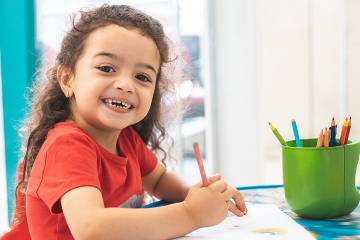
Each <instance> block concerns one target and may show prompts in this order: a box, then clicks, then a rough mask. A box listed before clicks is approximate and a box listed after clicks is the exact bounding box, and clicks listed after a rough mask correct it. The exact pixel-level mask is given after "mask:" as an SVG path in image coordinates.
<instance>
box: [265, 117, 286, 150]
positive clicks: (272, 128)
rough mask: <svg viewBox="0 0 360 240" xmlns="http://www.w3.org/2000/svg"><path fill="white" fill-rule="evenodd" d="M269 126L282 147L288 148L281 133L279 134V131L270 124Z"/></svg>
mask: <svg viewBox="0 0 360 240" xmlns="http://www.w3.org/2000/svg"><path fill="white" fill-rule="evenodd" d="M269 126H270V128H271V131H272V132H273V133H274V135H275V137H276V138H277V139H278V140H279V142H280V143H281V145H283V146H287V144H286V142H285V140H284V138H283V137H282V136H281V135H280V133H279V132H278V130H277V129H276V128H275V127H274V126H273V125H272V124H271V123H270V122H269Z"/></svg>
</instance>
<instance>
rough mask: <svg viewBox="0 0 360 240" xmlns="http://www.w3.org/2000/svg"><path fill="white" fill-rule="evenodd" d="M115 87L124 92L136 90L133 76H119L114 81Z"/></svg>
mask: <svg viewBox="0 0 360 240" xmlns="http://www.w3.org/2000/svg"><path fill="white" fill-rule="evenodd" d="M114 87H115V88H116V89H119V90H122V91H124V92H129V93H131V92H133V91H134V83H133V79H132V77H131V76H119V77H118V78H117V79H116V81H115V82H114Z"/></svg>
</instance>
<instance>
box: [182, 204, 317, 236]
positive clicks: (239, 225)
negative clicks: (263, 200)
mask: <svg viewBox="0 0 360 240" xmlns="http://www.w3.org/2000/svg"><path fill="white" fill-rule="evenodd" d="M247 208H248V213H247V214H246V215H245V216H244V217H237V216H235V215H234V214H232V213H229V215H228V217H227V218H226V219H225V220H224V221H223V222H222V223H220V224H218V225H216V226H212V227H208V228H201V229H198V230H196V231H194V232H192V233H190V234H188V235H186V236H185V237H181V238H177V240H180V239H181V240H200V239H201V240H206V239H211V240H215V239H216V240H221V239H249V240H251V239H264V240H265V239H266V240H272V239H277V240H283V239H291V240H293V239H297V240H302V239H304V240H311V239H315V237H313V236H312V235H311V234H310V233H309V232H308V231H307V230H306V229H305V228H303V227H302V226H301V225H299V224H298V223H296V222H295V221H294V220H293V219H291V218H290V217H289V216H288V215H286V214H285V213H283V212H282V211H281V210H280V209H279V208H278V207H277V206H275V205H273V204H256V205H255V204H254V205H247Z"/></svg>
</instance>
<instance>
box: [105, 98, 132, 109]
mask: <svg viewBox="0 0 360 240" xmlns="http://www.w3.org/2000/svg"><path fill="white" fill-rule="evenodd" d="M104 102H105V103H106V104H108V105H111V106H112V107H117V108H122V109H129V108H130V107H131V104H129V103H126V102H122V101H119V100H115V99H109V98H107V99H105V100H104Z"/></svg>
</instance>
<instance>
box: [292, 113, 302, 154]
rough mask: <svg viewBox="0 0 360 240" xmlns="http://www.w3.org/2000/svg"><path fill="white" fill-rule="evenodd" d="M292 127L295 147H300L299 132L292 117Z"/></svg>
mask: <svg viewBox="0 0 360 240" xmlns="http://www.w3.org/2000/svg"><path fill="white" fill-rule="evenodd" d="M291 125H292V129H293V131H294V137H295V142H296V147H301V143H300V138H299V132H298V129H297V126H296V122H295V120H294V119H292V120H291Z"/></svg>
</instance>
